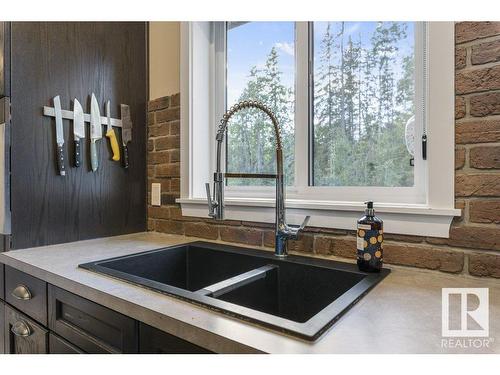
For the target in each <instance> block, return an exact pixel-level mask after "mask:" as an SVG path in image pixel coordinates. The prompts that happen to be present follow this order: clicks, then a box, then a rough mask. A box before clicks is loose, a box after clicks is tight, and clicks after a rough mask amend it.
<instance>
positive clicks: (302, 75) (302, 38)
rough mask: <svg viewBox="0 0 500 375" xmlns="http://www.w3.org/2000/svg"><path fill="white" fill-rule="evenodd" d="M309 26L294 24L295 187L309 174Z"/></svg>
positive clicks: (304, 23) (304, 181)
mask: <svg viewBox="0 0 500 375" xmlns="http://www.w3.org/2000/svg"><path fill="white" fill-rule="evenodd" d="M308 28H309V25H308V22H296V23H295V69H296V70H295V72H296V73H295V185H296V187H297V188H298V191H299V193H300V191H301V190H302V189H303V188H305V187H307V185H308V173H309V165H308V164H309V163H308V161H309V157H308V149H309V147H308V146H309V145H308V143H309V30H308Z"/></svg>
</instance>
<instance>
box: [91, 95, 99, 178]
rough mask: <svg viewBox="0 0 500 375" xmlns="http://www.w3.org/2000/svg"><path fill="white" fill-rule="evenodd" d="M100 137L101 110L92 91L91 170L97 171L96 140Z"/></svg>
mask: <svg viewBox="0 0 500 375" xmlns="http://www.w3.org/2000/svg"><path fill="white" fill-rule="evenodd" d="M101 138H102V127H101V112H100V111H99V104H98V103H97V99H96V97H95V95H94V93H92V99H91V101H90V165H91V166H92V171H93V172H95V171H97V167H98V166H99V160H98V158H97V141H98V140H99V139H101Z"/></svg>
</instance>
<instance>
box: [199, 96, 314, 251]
mask: <svg viewBox="0 0 500 375" xmlns="http://www.w3.org/2000/svg"><path fill="white" fill-rule="evenodd" d="M247 108H255V109H260V110H261V111H262V112H264V113H265V114H266V115H267V116H268V117H269V119H270V120H271V122H272V124H273V127H274V134H275V142H276V174H274V175H269V174H253V173H225V174H224V173H222V170H221V166H222V160H221V152H222V142H223V141H224V135H225V133H226V131H227V124H228V122H229V120H230V119H231V117H233V116H234V114H235V113H237V112H239V111H241V110H242V109H247ZM215 139H216V141H217V152H216V162H217V165H216V171H215V173H214V197H213V198H212V194H211V192H210V184H209V183H208V182H207V183H206V184H205V187H206V191H207V201H208V216H210V217H212V218H215V219H216V220H224V178H231V177H238V178H274V179H275V180H276V230H275V236H276V241H275V255H277V256H280V257H284V256H286V255H287V243H288V239H290V238H292V239H296V238H297V237H298V234H299V232H300V231H301V230H302V229H304V227H305V226H306V225H307V222H308V221H309V216H307V217H306V218H305V220H304V222H303V223H302V225H300V226H294V225H288V224H286V220H285V188H284V175H283V150H282V143H281V133H280V127H279V124H278V120H277V119H276V116H275V115H274V113H273V112H272V111H271V110H270V109H269V108H268V107H267V106H265V105H264V104H262V103H260V102H257V101H243V102H240V103H238V104H235V105H233V106H232V107H231V108H230V109H229V110H228V111H227V112H226V113H225V114H224V116H222V119H221V120H220V123H219V128H218V129H217V135H216V137H215Z"/></svg>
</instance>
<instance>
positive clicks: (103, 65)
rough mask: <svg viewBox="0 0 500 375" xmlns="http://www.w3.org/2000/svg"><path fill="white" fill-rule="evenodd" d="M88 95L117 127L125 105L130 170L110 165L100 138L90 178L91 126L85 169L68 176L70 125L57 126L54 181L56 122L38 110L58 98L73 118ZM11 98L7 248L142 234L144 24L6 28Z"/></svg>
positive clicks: (71, 169) (34, 24)
mask: <svg viewBox="0 0 500 375" xmlns="http://www.w3.org/2000/svg"><path fill="white" fill-rule="evenodd" d="M92 92H94V93H95V94H96V96H97V99H98V101H99V104H100V109H101V115H104V103H105V101H106V100H107V99H109V100H111V116H112V117H115V118H119V117H120V108H119V105H120V103H124V104H128V105H130V111H131V115H132V121H133V124H134V127H133V133H132V143H131V144H130V147H129V150H130V168H129V169H128V170H126V169H124V168H123V167H122V165H121V163H119V162H114V161H112V160H111V150H110V147H109V142H108V140H107V138H105V137H104V129H103V139H102V140H101V141H100V142H99V146H98V151H99V162H100V164H99V169H98V171H97V173H92V172H91V168H90V160H89V138H88V137H89V129H88V125H87V134H86V137H87V138H85V140H84V142H85V143H84V146H83V165H82V166H81V167H80V168H74V167H73V164H72V155H73V134H72V131H70V129H71V127H72V122H70V121H68V120H64V130H65V142H66V143H65V145H66V154H65V156H66V167H67V172H66V174H67V175H66V177H61V176H58V174H57V169H56V160H55V150H56V148H55V147H56V143H55V122H54V119H53V118H49V117H45V116H43V115H42V107H43V106H44V105H52V100H51V99H52V97H54V96H55V95H60V97H61V105H62V108H63V109H68V108H70V109H72V100H73V98H75V97H76V98H78V100H79V101H80V103H82V106H83V108H84V111H85V112H86V113H89V112H90V94H91V93H92ZM11 97H12V233H13V235H12V248H13V249H20V248H26V247H31V246H42V245H48V244H55V243H63V242H70V241H77V240H83V239H89V238H97V237H104V236H113V235H119V234H124V233H132V232H138V231H143V230H145V229H146V205H145V197H146V177H145V176H146V105H147V99H148V94H147V25H146V24H145V23H129V22H124V23H102V22H82V23H38V22H28V23H23V22H19V23H18V22H15V23H12V25H11Z"/></svg>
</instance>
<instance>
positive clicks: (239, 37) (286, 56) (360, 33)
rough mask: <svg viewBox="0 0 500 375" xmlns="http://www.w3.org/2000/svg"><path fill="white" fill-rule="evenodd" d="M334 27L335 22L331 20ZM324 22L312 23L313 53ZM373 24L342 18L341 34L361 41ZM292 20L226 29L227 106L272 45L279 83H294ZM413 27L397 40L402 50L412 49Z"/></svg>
mask: <svg viewBox="0 0 500 375" xmlns="http://www.w3.org/2000/svg"><path fill="white" fill-rule="evenodd" d="M334 24H337V25H336V26H334V25H332V26H333V29H334V30H336V28H335V27H338V24H339V23H338V22H335V23H334ZM326 25H327V22H315V23H314V42H315V46H317V47H316V48H315V57H316V56H317V53H318V50H319V41H320V40H321V38H322V37H323V34H324V32H325V30H326ZM375 27H376V22H346V23H345V38H346V41H347V38H348V36H349V35H351V36H352V38H353V39H354V40H360V39H361V43H362V44H363V45H367V44H368V43H369V38H370V36H371V34H372V33H373V30H374V29H375ZM294 39H295V24H294V22H249V23H246V24H243V25H241V26H238V27H235V28H233V29H230V30H229V31H228V35H227V88H228V92H227V96H228V97H227V99H228V106H231V105H232V104H233V103H234V102H235V101H236V100H237V99H238V97H239V95H240V93H241V91H242V90H243V88H244V87H245V85H246V82H247V79H248V73H249V71H250V68H251V67H252V66H257V67H263V66H264V64H265V61H266V57H267V55H268V54H269V51H270V50H271V48H272V47H273V46H274V47H276V48H277V50H278V53H279V56H280V67H281V71H282V72H283V76H282V80H283V83H284V84H285V85H287V86H289V87H293V84H294V79H295V77H294V71H295V60H294V52H295V51H294ZM413 44H414V28H413V24H412V23H409V25H408V30H407V38H406V39H405V40H403V41H401V44H400V48H401V49H402V51H404V52H405V53H407V52H409V50H410V49H413Z"/></svg>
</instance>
